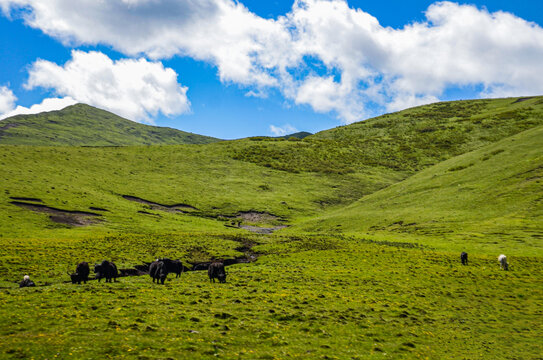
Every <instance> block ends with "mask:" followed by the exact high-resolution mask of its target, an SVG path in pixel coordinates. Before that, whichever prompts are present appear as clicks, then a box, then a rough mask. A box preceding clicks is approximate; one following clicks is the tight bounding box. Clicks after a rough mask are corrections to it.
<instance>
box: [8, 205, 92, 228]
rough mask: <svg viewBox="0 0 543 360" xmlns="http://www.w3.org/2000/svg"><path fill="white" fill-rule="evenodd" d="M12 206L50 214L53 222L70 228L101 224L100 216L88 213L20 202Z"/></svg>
mask: <svg viewBox="0 0 543 360" xmlns="http://www.w3.org/2000/svg"><path fill="white" fill-rule="evenodd" d="M11 204H13V205H17V206H19V207H22V208H24V209H28V210H32V211H34V212H38V213H46V214H49V218H50V219H51V221H54V222H56V223H59V224H65V225H69V226H87V225H92V224H96V223H98V222H100V221H101V220H100V219H99V217H100V216H101V215H100V214H96V213H92V212H87V211H73V210H63V209H57V208H53V207H49V206H46V205H42V204H29V203H25V202H20V201H11Z"/></svg>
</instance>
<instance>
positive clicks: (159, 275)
mask: <svg viewBox="0 0 543 360" xmlns="http://www.w3.org/2000/svg"><path fill="white" fill-rule="evenodd" d="M149 276H151V277H152V278H153V282H155V280H156V283H157V284H158V282H159V281H160V282H161V283H162V285H164V281H165V280H166V277H167V276H168V269H167V266H166V264H165V263H164V261H162V260H155V261H153V262H152V263H151V265H150V266H149Z"/></svg>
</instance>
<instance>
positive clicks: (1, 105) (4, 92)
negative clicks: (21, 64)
mask: <svg viewBox="0 0 543 360" xmlns="http://www.w3.org/2000/svg"><path fill="white" fill-rule="evenodd" d="M16 100H17V98H16V97H15V95H13V92H12V91H11V90H10V89H9V88H8V87H7V86H0V119H3V118H4V117H3V116H2V114H5V113H8V112H10V111H11V110H13V108H14V107H15V101H16Z"/></svg>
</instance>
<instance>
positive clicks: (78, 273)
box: [68, 261, 90, 284]
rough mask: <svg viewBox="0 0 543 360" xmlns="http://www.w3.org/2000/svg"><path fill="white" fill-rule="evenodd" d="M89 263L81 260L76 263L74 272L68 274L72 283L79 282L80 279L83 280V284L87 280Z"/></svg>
mask: <svg viewBox="0 0 543 360" xmlns="http://www.w3.org/2000/svg"><path fill="white" fill-rule="evenodd" d="M89 273H90V268H89V263H87V262H85V261H82V262H80V263H79V264H77V267H76V268H75V273H73V274H70V273H68V275H70V278H71V279H72V284H75V283H77V284H81V281H83V282H84V283H85V284H86V283H87V281H88V280H89Z"/></svg>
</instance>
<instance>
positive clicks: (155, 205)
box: [122, 195, 198, 213]
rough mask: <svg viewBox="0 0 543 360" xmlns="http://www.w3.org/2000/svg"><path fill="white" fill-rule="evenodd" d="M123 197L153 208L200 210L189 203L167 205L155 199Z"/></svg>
mask: <svg viewBox="0 0 543 360" xmlns="http://www.w3.org/2000/svg"><path fill="white" fill-rule="evenodd" d="M122 197H123V198H124V199H126V200H129V201H134V202H138V203H140V204H145V205H148V206H150V207H151V209H153V210H160V211H168V212H182V213H185V212H188V211H187V210H198V209H197V208H195V207H194V206H192V205H188V204H173V205H166V204H159V203H156V202H153V201H149V200H145V199H142V198H139V197H137V196H131V195H122Z"/></svg>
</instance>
